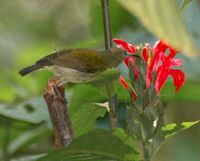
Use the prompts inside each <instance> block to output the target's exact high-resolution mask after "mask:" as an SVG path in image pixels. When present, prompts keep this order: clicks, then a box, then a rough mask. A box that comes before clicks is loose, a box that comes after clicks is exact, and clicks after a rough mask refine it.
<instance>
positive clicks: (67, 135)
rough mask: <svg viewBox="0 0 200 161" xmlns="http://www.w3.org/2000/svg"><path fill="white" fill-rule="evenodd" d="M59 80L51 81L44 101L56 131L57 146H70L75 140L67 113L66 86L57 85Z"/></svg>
mask: <svg viewBox="0 0 200 161" xmlns="http://www.w3.org/2000/svg"><path fill="white" fill-rule="evenodd" d="M57 82H58V80H56V79H51V80H50V81H49V82H48V86H47V88H46V90H45V94H44V99H45V102H46V104H47V106H48V110H49V115H50V118H51V122H52V125H53V128H54V131H55V146H56V147H61V146H64V145H68V144H69V143H70V142H71V141H72V138H73V131H72V123H71V119H70V115H69V113H68V111H67V101H66V99H65V88H64V86H61V87H59V86H58V85H57Z"/></svg>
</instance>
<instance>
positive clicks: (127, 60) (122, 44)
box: [112, 39, 140, 80]
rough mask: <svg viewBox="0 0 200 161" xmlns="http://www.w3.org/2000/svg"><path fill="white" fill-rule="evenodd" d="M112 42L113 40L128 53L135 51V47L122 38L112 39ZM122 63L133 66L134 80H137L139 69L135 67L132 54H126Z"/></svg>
mask: <svg viewBox="0 0 200 161" xmlns="http://www.w3.org/2000/svg"><path fill="white" fill-rule="evenodd" d="M112 41H113V42H115V43H116V44H117V46H118V47H120V48H122V49H124V50H125V51H127V52H129V53H135V52H136V51H137V47H136V46H134V45H132V44H130V43H128V42H126V41H124V40H122V39H113V40H112ZM124 63H125V64H126V66H127V67H128V68H129V66H130V64H131V65H132V66H133V69H134V72H135V80H137V78H138V77H139V73H140V72H139V69H138V68H137V66H136V64H135V62H134V57H132V56H127V57H126V58H125V59H124Z"/></svg>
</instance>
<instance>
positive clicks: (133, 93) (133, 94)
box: [131, 91, 137, 101]
mask: <svg viewBox="0 0 200 161" xmlns="http://www.w3.org/2000/svg"><path fill="white" fill-rule="evenodd" d="M131 97H132V98H133V100H134V101H136V99H137V95H136V94H135V92H133V91H132V92H131Z"/></svg>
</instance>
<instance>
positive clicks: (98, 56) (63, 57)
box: [37, 49, 108, 73]
mask: <svg viewBox="0 0 200 161" xmlns="http://www.w3.org/2000/svg"><path fill="white" fill-rule="evenodd" d="M37 63H38V64H41V63H43V64H44V66H49V65H58V66H62V67H66V68H71V69H76V70H78V71H81V72H87V73H95V72H101V71H104V70H105V69H106V68H107V66H108V64H107V61H106V60H105V59H103V56H102V53H100V52H97V51H96V50H92V49H71V50H70V49H69V50H62V51H59V52H56V53H53V54H51V55H48V56H46V57H44V58H42V59H40V60H39V61H38V62H37Z"/></svg>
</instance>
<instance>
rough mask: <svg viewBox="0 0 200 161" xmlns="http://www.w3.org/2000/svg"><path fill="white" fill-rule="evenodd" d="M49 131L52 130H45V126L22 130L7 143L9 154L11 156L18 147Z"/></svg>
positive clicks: (49, 132)
mask: <svg viewBox="0 0 200 161" xmlns="http://www.w3.org/2000/svg"><path fill="white" fill-rule="evenodd" d="M51 132H52V131H50V130H47V129H45V128H37V129H31V130H28V131H25V132H23V133H22V134H21V135H20V136H19V137H17V138H16V139H15V140H13V141H11V143H10V144H9V146H8V154H9V156H12V155H13V154H15V153H16V152H17V151H18V150H19V149H20V148H22V147H23V146H25V145H26V144H28V143H29V142H30V141H31V140H33V139H34V138H38V139H39V138H41V137H42V135H45V136H47V135H48V134H51Z"/></svg>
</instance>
